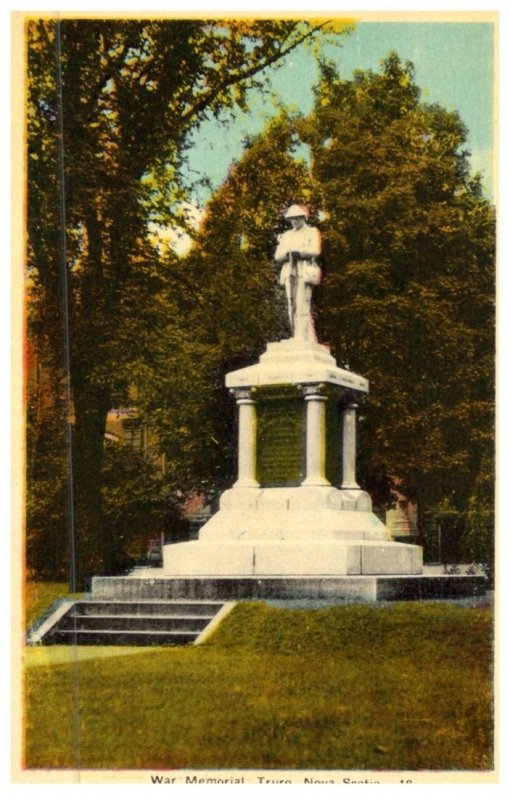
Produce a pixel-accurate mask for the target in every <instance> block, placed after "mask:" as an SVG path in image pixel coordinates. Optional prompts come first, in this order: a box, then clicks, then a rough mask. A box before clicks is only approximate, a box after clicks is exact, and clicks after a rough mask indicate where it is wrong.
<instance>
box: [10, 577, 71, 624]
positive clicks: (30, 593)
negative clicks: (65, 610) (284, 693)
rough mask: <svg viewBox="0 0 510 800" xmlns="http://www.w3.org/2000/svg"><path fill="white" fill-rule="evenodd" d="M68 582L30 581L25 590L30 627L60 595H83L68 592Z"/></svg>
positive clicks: (26, 613) (27, 618)
mask: <svg viewBox="0 0 510 800" xmlns="http://www.w3.org/2000/svg"><path fill="white" fill-rule="evenodd" d="M68 591H69V590H68V586H67V583H42V582H37V581H29V582H28V583H27V585H26V590H25V609H24V611H25V621H26V627H27V628H29V627H30V626H31V625H32V624H33V623H34V622H36V621H37V620H38V619H39V618H40V617H41V615H42V614H44V613H45V612H46V611H48V609H49V608H50V606H51V605H52V603H53V602H54V601H55V600H57V599H58V598H59V597H63V596H65V597H66V598H67V599H69V598H72V597H76V598H78V597H81V596H82V595H81V594H68Z"/></svg>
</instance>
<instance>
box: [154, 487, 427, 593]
mask: <svg viewBox="0 0 510 800" xmlns="http://www.w3.org/2000/svg"><path fill="white" fill-rule="evenodd" d="M371 505H372V504H371V500H370V497H369V495H368V494H367V493H366V492H363V491H362V490H361V489H356V490H354V489H349V490H347V489H345V490H341V489H335V488H334V487H332V486H307V487H304V486H297V487H289V488H265V489H261V488H243V487H234V488H233V489H230V490H228V491H227V492H224V494H223V495H222V496H221V499H220V510H219V511H218V513H217V514H215V515H214V516H213V517H212V518H211V519H210V520H209V522H207V523H206V524H205V525H204V526H203V527H202V528H201V530H200V536H199V539H198V541H193V542H182V543H180V544H171V545H166V546H165V547H164V551H163V561H164V567H163V570H164V573H165V575H169V576H173V577H197V576H211V575H212V576H227V575H231V576H236V577H240V576H252V575H256V576H261V577H262V576H275V575H278V576H285V575H289V576H290V575H308V576H319V575H321V576H328V575H329V576H332V575H419V574H420V573H421V571H422V565H423V559H422V549H421V547H417V546H415V545H408V544H400V543H397V542H393V541H392V540H391V538H390V535H389V533H388V530H387V528H386V526H385V525H384V524H383V523H382V522H381V520H380V519H379V518H378V517H376V515H375V514H373V513H372V510H371Z"/></svg>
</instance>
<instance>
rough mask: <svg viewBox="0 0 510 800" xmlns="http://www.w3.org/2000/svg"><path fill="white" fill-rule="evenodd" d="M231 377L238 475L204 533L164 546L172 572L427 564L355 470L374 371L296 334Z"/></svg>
mask: <svg viewBox="0 0 510 800" xmlns="http://www.w3.org/2000/svg"><path fill="white" fill-rule="evenodd" d="M226 385H227V387H228V388H229V389H230V390H231V392H232V394H233V395H234V397H235V398H236V401H237V404H238V416H239V439H238V479H237V481H236V483H235V484H234V486H233V488H232V489H229V490H228V491H226V492H224V494H223V495H222V497H221V498H220V508H219V511H218V512H217V513H216V514H215V515H214V516H213V517H212V518H211V519H210V520H209V521H208V522H207V523H206V524H205V525H204V526H203V527H202V528H201V530H200V533H199V538H198V541H194V542H184V543H180V544H173V545H167V546H166V547H165V548H164V573H165V575H168V576H172V577H176V578H181V577H200V576H203V577H205V576H208V577H211V576H212V577H214V576H217V577H222V576H231V577H246V576H260V577H261V578H266V577H271V576H280V577H282V576H283V577H285V576H300V577H304V578H306V577H307V576H310V577H312V576H313V577H314V578H317V576H342V575H345V576H352V575H417V574H421V572H422V552H421V548H419V547H416V546H414V545H408V544H399V543H396V542H393V541H392V540H391V537H390V535H389V532H388V530H387V528H386V527H385V525H384V524H383V523H382V522H381V521H380V520H379V519H378V517H376V516H375V514H373V512H372V503H371V500H370V497H369V496H368V494H367V493H366V492H364V491H362V490H361V489H360V487H359V485H358V483H357V481H356V410H357V406H358V402H359V401H361V400H362V398H363V396H364V395H366V394H367V393H368V381H367V380H366V379H365V378H363V377H362V376H360V375H356V374H354V373H352V372H350V371H349V370H345V369H341V368H339V367H338V366H337V364H336V362H335V360H334V358H333V357H332V356H331V354H330V353H329V351H328V349H327V348H326V347H324V346H322V345H319V344H317V343H315V342H305V341H303V340H297V339H288V340H285V341H282V342H276V343H271V344H269V345H268V347H267V350H266V352H265V353H264V354H263V355H262V356H261V358H260V360H259V362H258V363H257V364H254V365H252V366H250V367H247V368H245V369H241V370H237V371H235V372H230V373H229V374H228V375H227V376H226Z"/></svg>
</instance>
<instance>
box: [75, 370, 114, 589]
mask: <svg viewBox="0 0 510 800" xmlns="http://www.w3.org/2000/svg"><path fill="white" fill-rule="evenodd" d="M73 394H74V412H75V421H74V430H73V480H72V487H73V511H74V519H73V520H72V523H73V524H72V525H71V526H70V541H69V550H70V553H69V555H70V573H71V574H73V573H74V575H75V582H76V586H77V587H78V588H83V587H86V586H88V584H89V582H90V578H91V577H92V575H94V574H96V573H102V574H105V573H107V572H108V571H109V564H110V561H111V553H112V550H113V546H112V545H113V543H111V542H108V541H106V538H105V532H104V528H103V518H102V504H101V471H102V465H103V447H104V434H105V430H106V418H107V414H108V411H109V409H110V398H109V395H108V393H107V392H105V391H103V390H100V389H98V388H97V387H90V386H85V387H84V386H83V384H82V385H80V386H78V387H76V386H75V388H74V393H73Z"/></svg>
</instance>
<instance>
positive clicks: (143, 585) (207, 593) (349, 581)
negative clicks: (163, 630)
mask: <svg viewBox="0 0 510 800" xmlns="http://www.w3.org/2000/svg"><path fill="white" fill-rule="evenodd" d="M486 588H487V579H486V578H485V577H484V576H483V575H438V574H433V573H432V572H431V571H429V569H428V568H427V567H425V568H424V571H423V574H422V575H401V576H369V575H365V576H350V577H349V576H344V577H341V576H339V577H331V576H326V577H318V576H316V577H308V576H304V575H302V576H297V575H296V576H290V577H282V576H274V577H265V578H263V577H256V576H252V577H226V576H223V577H221V576H216V577H212V576H211V577H202V578H170V577H168V576H166V575H164V573H163V570H162V569H154V568H150V567H148V568H146V569H143V568H142V569H137V570H135V571H134V572H132V573H131V574H130V575H127V576H116V577H95V578H93V579H92V599H93V600H112V601H114V600H131V601H135V600H140V601H146V600H154V599H168V600H171V599H178V600H183V599H188V600H223V601H225V602H227V601H230V600H277V601H278V600H289V601H305V602H307V601H328V602H331V603H335V604H336V603H350V602H368V603H373V602H379V601H382V600H389V601H392V600H445V599H448V598H453V599H455V598H463V597H481V596H483V595H484V594H485V592H486Z"/></svg>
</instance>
